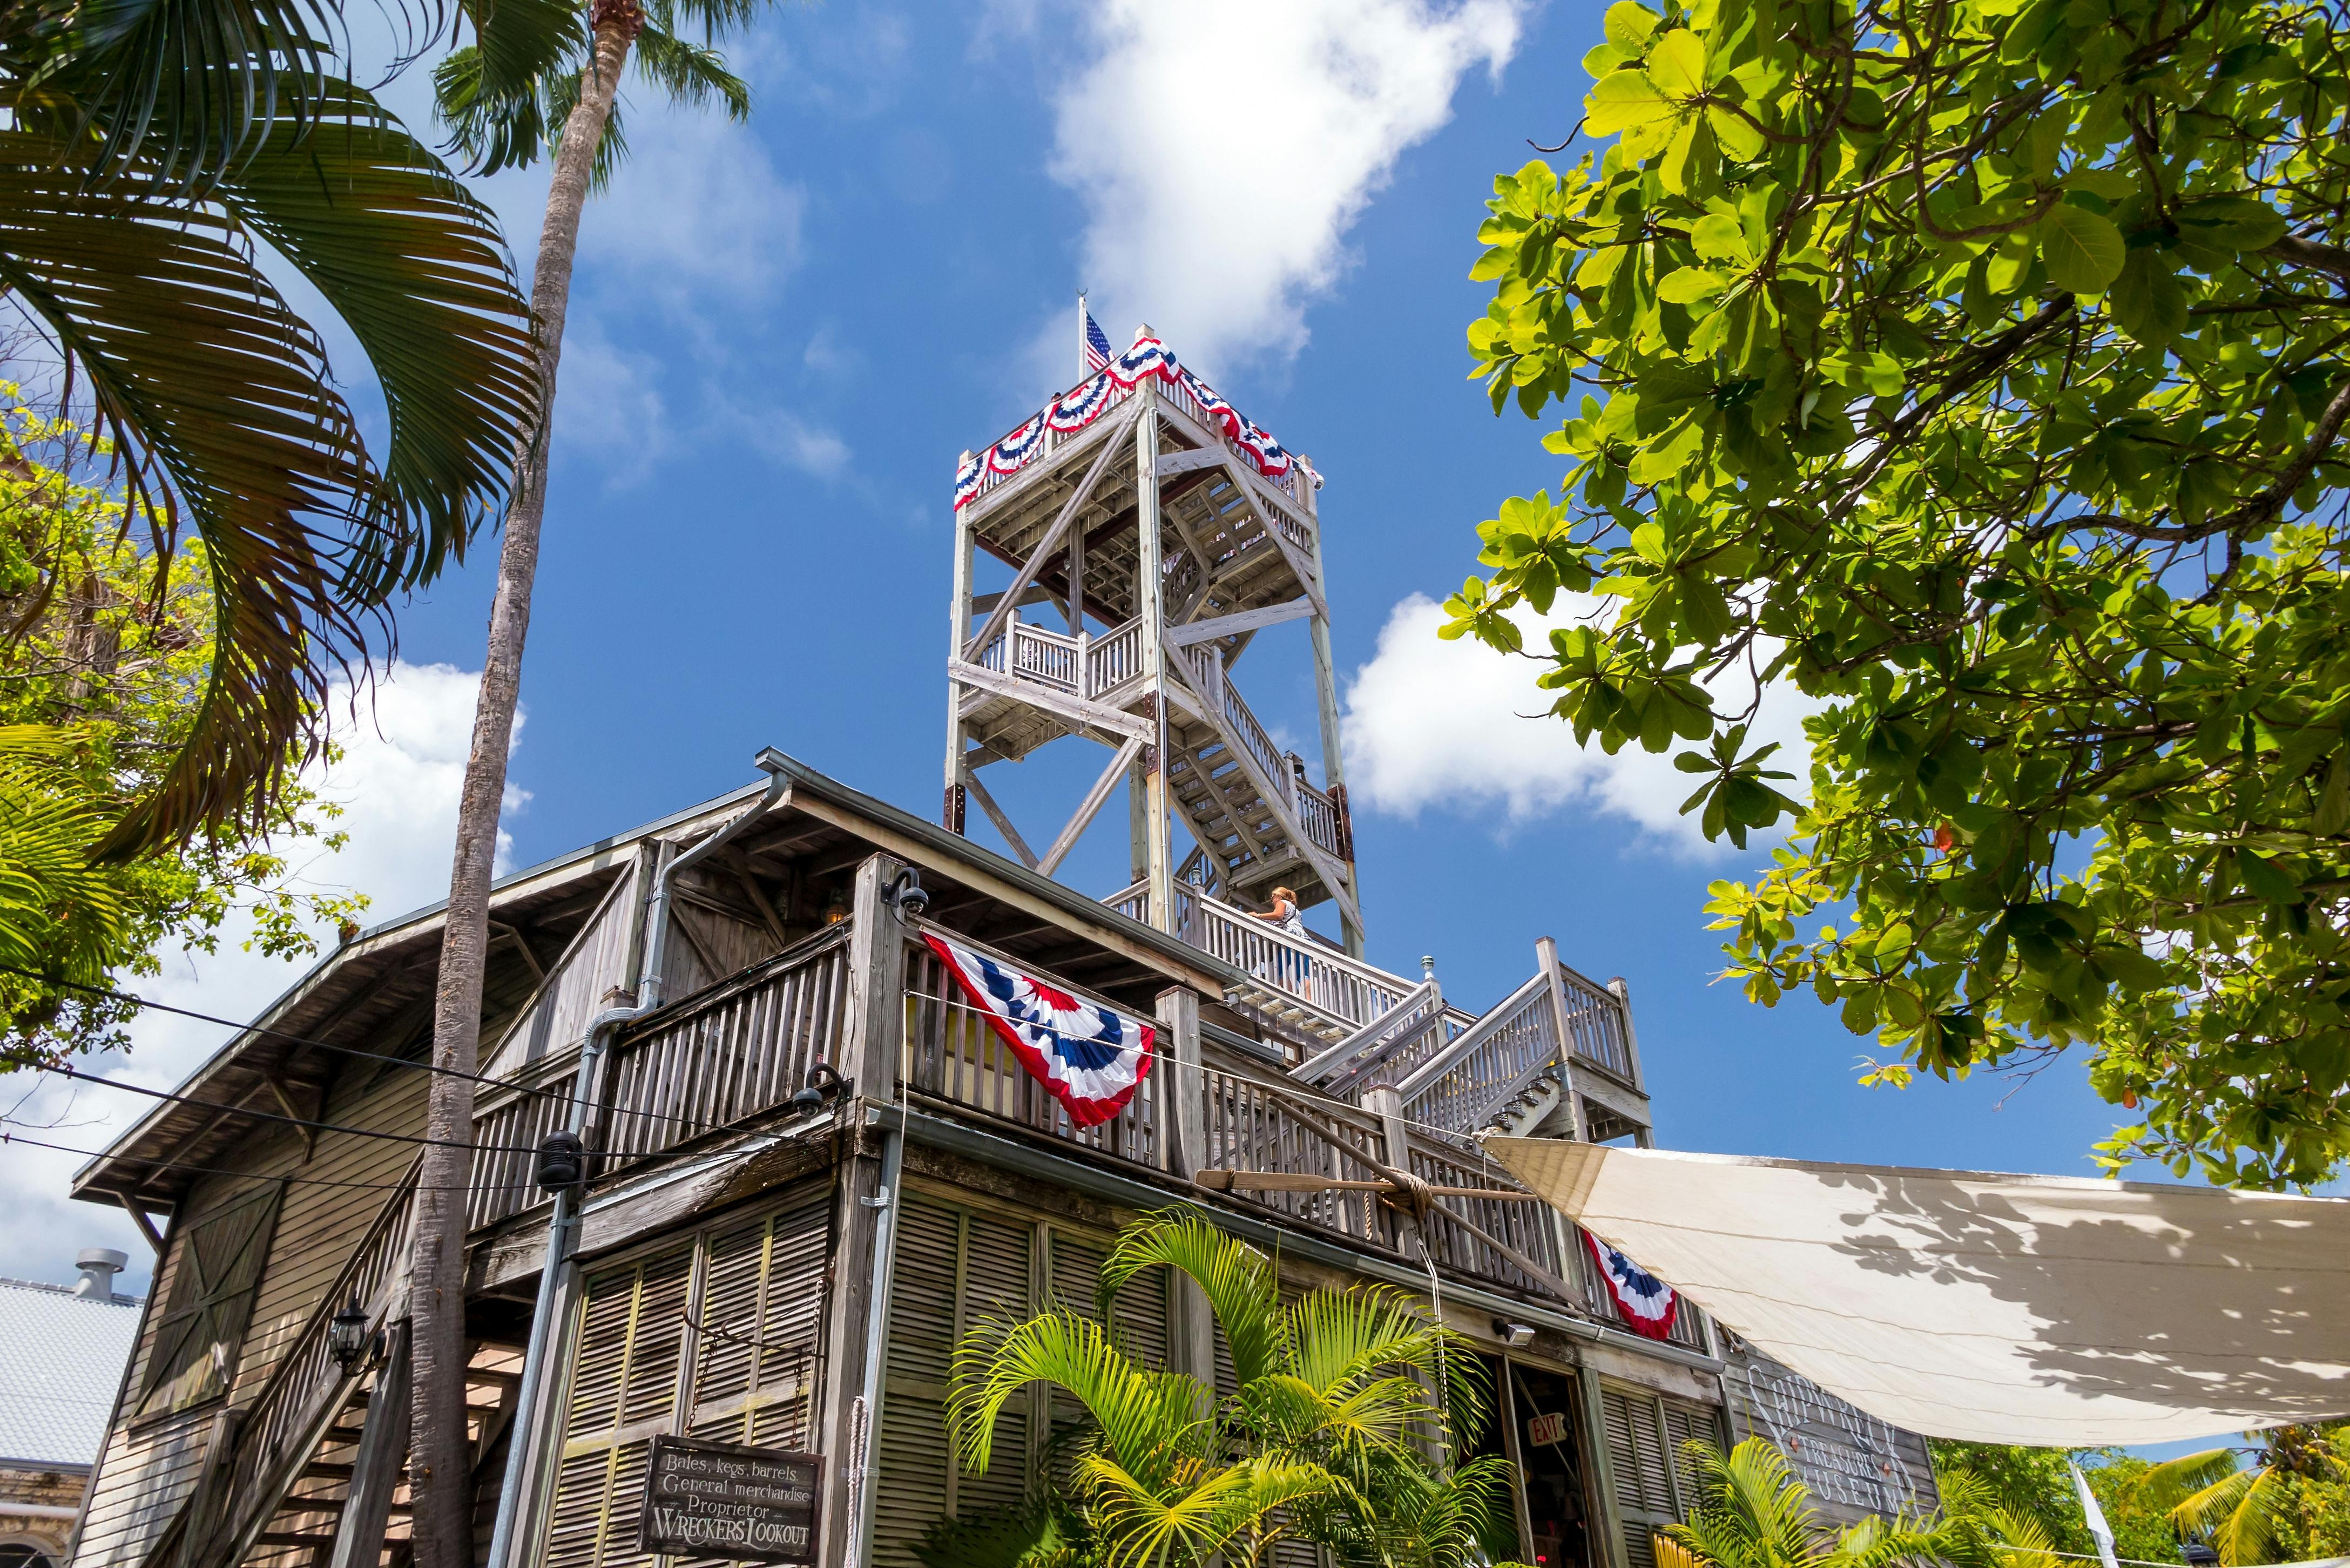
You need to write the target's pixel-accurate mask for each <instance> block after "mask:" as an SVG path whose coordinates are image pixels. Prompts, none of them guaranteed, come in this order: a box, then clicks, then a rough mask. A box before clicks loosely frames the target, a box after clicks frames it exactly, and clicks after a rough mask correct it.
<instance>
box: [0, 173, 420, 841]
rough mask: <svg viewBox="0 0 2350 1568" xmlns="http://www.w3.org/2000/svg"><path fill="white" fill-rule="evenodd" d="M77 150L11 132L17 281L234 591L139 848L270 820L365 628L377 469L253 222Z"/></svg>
mask: <svg viewBox="0 0 2350 1568" xmlns="http://www.w3.org/2000/svg"><path fill="white" fill-rule="evenodd" d="M58 152H59V149H58V146H57V144H56V143H55V142H52V141H50V140H47V139H46V138H42V137H38V136H35V135H32V134H29V133H26V132H21V131H0V284H5V286H6V287H7V288H9V289H10V290H12V291H13V292H15V293H16V296H17V297H18V298H19V299H20V300H21V301H22V302H23V304H24V305H25V306H26V308H27V310H28V311H29V312H30V313H31V314H32V315H33V316H34V317H36V319H37V320H38V321H39V322H40V324H41V325H42V326H43V327H46V328H47V330H48V332H49V333H50V334H51V335H52V336H53V337H54V338H55V340H56V342H57V346H58V348H60V349H62V350H63V352H64V353H65V355H66V356H67V357H68V359H69V361H70V363H71V365H72V367H73V369H74V370H75V371H76V373H77V374H78V376H79V378H80V379H81V381H82V382H83V384H84V385H86V386H87V387H88V389H89V396H90V398H91V400H92V402H93V404H94V406H95V408H96V410H97V413H98V418H99V424H100V426H101V427H102V428H103V429H105V430H106V431H108V432H109V433H110V434H112V435H114V436H115V437H116V438H117V439H118V440H119V441H120V442H121V443H122V444H123V445H124V446H125V448H126V449H128V450H129V451H130V452H133V453H135V454H136V455H137V456H138V457H139V458H140V459H142V460H143V461H144V463H145V464H146V467H145V470H144V471H143V472H141V471H138V470H134V472H133V476H132V477H133V486H134V489H141V488H143V486H144V484H145V483H147V482H148V480H149V478H150V477H152V478H155V479H160V482H161V483H160V488H161V491H162V495H161V500H162V501H163V502H164V503H165V504H166V505H167V506H169V507H171V508H172V509H173V510H174V511H175V512H176V514H178V515H181V516H183V517H185V518H187V519H189V520H192V522H193V524H194V525H195V527H196V528H197V530H198V531H199V532H200V533H201V534H202V535H203V539H204V542H205V545H207V547H208V551H209V554H210V561H211V568H212V573H213V591H214V594H215V603H216V637H217V645H216V649H215V654H214V658H213V666H212V670H211V676H210V684H209V686H208V687H207V690H206V691H205V694H204V698H203V704H202V706H201V708H200V710H199V712H198V715H197V717H196V720H195V722H194V724H193V726H192V732H191V734H190V737H189V740H188V742H187V744H186V745H185V746H184V748H183V749H182V753H181V754H180V755H179V757H178V758H176V759H175V760H174V762H173V763H172V767H171V768H170V770H169V771H168V772H166V774H164V776H163V779H162V781H161V784H160V786H159V787H158V789H157V790H156V792H155V793H154V794H152V795H151V796H150V797H149V798H148V799H147V800H145V801H143V802H141V803H140V805H137V806H136V807H134V808H133V809H132V810H131V811H130V813H129V814H128V815H126V816H125V817H124V819H123V821H122V822H121V824H120V826H118V827H117V828H116V830H115V832H114V833H113V834H112V835H111V836H109V839H108V840H107V843H106V845H105V846H104V851H105V852H106V853H108V854H109V855H113V856H120V857H127V856H129V855H131V854H134V853H136V852H138V851H140V850H142V849H145V848H150V847H153V846H161V845H163V844H168V843H172V842H178V841H182V840H183V839H185V838H186V837H187V836H189V835H191V834H192V833H193V832H195V831H196V830H197V829H198V828H199V827H201V826H204V825H207V824H225V823H231V822H248V823H251V822H258V821H259V820H261V818H262V816H263V815H264V813H263V811H262V810H261V805H262V803H263V802H264V800H265V797H266V796H267V794H269V792H270V791H271V790H272V789H274V788H275V787H276V784H277V783H278V782H279V781H281V780H282V779H283V777H284V776H285V773H286V765H287V762H288V748H289V747H291V746H293V745H294V744H295V743H296V741H297V740H298V738H299V737H301V736H302V735H303V734H304V733H305V732H306V729H307V723H308V719H309V715H310V713H311V712H312V711H316V709H317V708H318V707H321V706H323V703H324V700H325V696H326V681H327V676H326V667H327V663H328V660H329V659H332V658H333V657H334V656H335V651H336V650H337V649H351V648H356V647H359V646H360V645H361V643H362V640H363V639H362V638H361V635H360V628H359V623H358V621H357V619H356V618H355V616H354V613H353V611H352V609H351V608H350V607H349V606H348V605H346V604H345V603H344V601H343V600H342V598H341V597H340V595H339V592H338V589H339V586H340V584H341V581H342V579H343V576H344V567H343V561H344V557H345V555H346V552H347V550H348V535H350V534H351V533H352V532H353V531H354V530H358V529H361V528H364V527H365V526H367V525H368V520H369V515H370V514H371V510H372V499H373V492H374V489H375V478H374V475H373V473H372V472H370V471H369V466H368V462H367V458H366V452H365V451H364V449H363V447H362V446H361V444H360V440H359V429H358V425H357V422H356V421H354V420H353V418H352V416H351V411H350V410H349V408H348V405H347V404H346V403H345V402H344V401H343V400H342V398H341V397H340V396H339V395H338V393H337V392H336V391H335V390H334V389H333V387H332V386H331V385H330V384H329V382H328V378H327V358H326V351H325V349H324V348H323V347H322V346H321V345H320V343H319V341H318V339H317V335H316V334H315V333H313V332H312V331H311V330H310V329H309V327H307V325H305V324H304V323H303V322H302V320H301V319H300V318H299V317H296V315H295V314H294V313H293V311H292V310H291V309H290V308H289V307H288V306H287V305H286V301H285V299H284V298H283V297H282V296H280V295H279V294H278V292H277V290H276V287H275V286H272V285H271V284H270V282H269V280H268V279H267V278H266V277H265V276H264V275H263V274H262V273H261V270H260V269H259V267H258V266H257V265H255V260H254V255H253V253H252V249H251V247H250V245H249V244H247V243H246V242H245V240H244V235H243V234H242V232H241V231H240V230H239V228H238V226H237V225H236V223H235V222H234V220H233V219H232V218H231V217H230V216H229V215H228V214H227V213H225V212H224V211H222V210H220V209H218V208H215V207H211V206H208V205H197V204H190V203H186V202H175V201H172V200H169V199H167V198H165V197H163V196H161V195H160V194H158V193H156V192H153V191H152V190H151V189H136V188H134V189H120V188H113V187H102V188H98V189H92V188H91V187H90V185H89V184H88V182H86V181H85V180H84V179H83V178H82V177H81V174H82V171H80V170H78V169H77V168H75V167H73V166H70V165H64V164H61V163H60V162H59V161H58ZM146 498H147V499H153V497H152V496H151V495H150V496H148V497H146ZM166 543H168V541H166Z"/></svg>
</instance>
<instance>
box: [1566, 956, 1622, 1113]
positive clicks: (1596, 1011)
mask: <svg viewBox="0 0 2350 1568" xmlns="http://www.w3.org/2000/svg"><path fill="white" fill-rule="evenodd" d="M1558 972H1559V981H1560V983H1561V984H1562V985H1564V986H1565V991H1566V1033H1567V1036H1568V1038H1569V1039H1571V1040H1572V1041H1574V1043H1575V1060H1576V1061H1578V1062H1587V1063H1589V1064H1591V1065H1592V1066H1595V1067H1596V1068H1598V1069H1599V1070H1600V1071H1601V1072H1603V1073H1606V1074H1607V1075H1609V1076H1611V1077H1614V1078H1617V1079H1620V1080H1621V1081H1622V1082H1623V1083H1625V1084H1626V1085H1630V1086H1632V1087H1636V1088H1637V1087H1638V1079H1639V1075H1638V1073H1637V1072H1636V1071H1635V1069H1634V1067H1633V1065H1632V1047H1631V1043H1630V1041H1629V1040H1628V1039H1627V1035H1626V1033H1625V1027H1624V1002H1623V999H1622V998H1620V997H1618V996H1617V994H1616V993H1615V992H1612V991H1610V990H1608V989H1607V987H1606V986H1604V985H1597V984H1595V983H1594V982H1592V981H1588V980H1586V979H1585V978H1584V977H1583V976H1582V975H1579V974H1577V973H1575V971H1573V970H1571V969H1569V968H1567V967H1566V966H1565V964H1561V965H1560V966H1559V971H1558Z"/></svg>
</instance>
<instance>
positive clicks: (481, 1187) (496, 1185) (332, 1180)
mask: <svg viewBox="0 0 2350 1568" xmlns="http://www.w3.org/2000/svg"><path fill="white" fill-rule="evenodd" d="M11 1143H21V1144H24V1145H26V1146H27V1147H32V1148H47V1149H54V1150H56V1151H57V1153H59V1154H78V1155H82V1156H85V1157H86V1158H91V1159H101V1158H105V1156H106V1152H107V1151H106V1150H104V1149H99V1148H75V1147H71V1146H70V1145H68V1144H62V1143H49V1142H46V1141H45V1140H43V1139H40V1138H36V1137H26V1136H25V1135H24V1134H22V1133H16V1132H6V1131H0V1144H11ZM140 1164H142V1165H147V1166H151V1167H154V1168H158V1169H165V1168H168V1169H172V1170H184V1171H187V1172H188V1173H190V1174H191V1175H194V1176H244V1177H250V1178H252V1179H255V1180H257V1181H283V1182H286V1183H289V1184H291V1185H293V1186H296V1187H355V1188H364V1189H369V1190H370V1191H375V1192H398V1191H400V1190H402V1189H408V1188H415V1189H416V1190H418V1191H421V1192H517V1191H520V1190H522V1189H525V1188H536V1187H537V1185H538V1183H536V1181H469V1182H465V1183H463V1184H461V1185H454V1186H447V1187H441V1186H435V1187H416V1184H415V1183H413V1182H407V1181H359V1180H355V1179H348V1178H342V1177H332V1176H271V1175H269V1174H267V1173H266V1172H264V1171H258V1170H234V1169H232V1168H229V1167H227V1166H224V1165H191V1164H189V1163H187V1162H186V1161H184V1160H178V1159H150V1160H141V1161H140Z"/></svg>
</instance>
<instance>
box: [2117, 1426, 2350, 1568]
mask: <svg viewBox="0 0 2350 1568" xmlns="http://www.w3.org/2000/svg"><path fill="white" fill-rule="evenodd" d="M2251 1437H2252V1438H2254V1440H2255V1445H2256V1446H2254V1447H2253V1448H2251V1449H2248V1450H2240V1449H2208V1450H2206V1451H2205V1452H2202V1453H2199V1454H2187V1455H2184V1456H2182V1457H2180V1458H2178V1459H2168V1460H2166V1461H2164V1462H2163V1463H2161V1464H2158V1465H2155V1466H2153V1467H2151V1468H2150V1469H2147V1472H2146V1474H2145V1475H2144V1476H2143V1477H2142V1478H2140V1480H2139V1481H2138V1484H2137V1500H2138V1501H2139V1502H2140V1503H2142V1504H2143V1506H2145V1507H2147V1508H2149V1509H2155V1510H2159V1511H2164V1512H2166V1513H2168V1516H2169V1518H2170V1520H2171V1521H2172V1522H2173V1523H2174V1524H2176V1525H2177V1526H2178V1529H2179V1530H2181V1531H2183V1532H2187V1533H2188V1534H2190V1535H2196V1536H2201V1537H2205V1538H2208V1539H2209V1540H2210V1542H2211V1546H2212V1549H2213V1550H2215V1551H2216V1552H2219V1553H2220V1563H2223V1564H2225V1565H2226V1568H2240V1565H2241V1564H2246V1563H2280V1562H2283V1561H2286V1560H2287V1558H2288V1556H2290V1555H2291V1554H2292V1552H2293V1549H2294V1548H2296V1547H2305V1546H2308V1545H2310V1544H2312V1543H2313V1537H2314V1540H2315V1543H2317V1544H2324V1543H2326V1542H2329V1541H2338V1540H2340V1539H2341V1537H2342V1536H2343V1535H2344V1534H2345V1533H2350V1532H2344V1531H2343V1530H2342V1528H2341V1524H2342V1523H2343V1522H2344V1521H2343V1520H2342V1515H2341V1513H2340V1511H2339V1506H2338V1502H2337V1501H2335V1500H2336V1499H2338V1496H2339V1493H2340V1490H2341V1489H2342V1487H2343V1486H2344V1483H2345V1482H2350V1424H2342V1425H2335V1426H2334V1427H2331V1428H2328V1427H2311V1426H2296V1427H2279V1428H2275V1429H2273V1430H2272V1431H2265V1432H2256V1433H2252V1434H2251ZM2243 1459H2250V1460H2251V1463H2250V1464H2245V1463H2242V1462H2241V1460H2243ZM2313 1489H2315V1490H2313ZM2332 1554H2333V1553H2330V1552H2317V1553H2314V1555H2332Z"/></svg>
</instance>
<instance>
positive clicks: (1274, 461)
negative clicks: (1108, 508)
mask: <svg viewBox="0 0 2350 1568" xmlns="http://www.w3.org/2000/svg"><path fill="white" fill-rule="evenodd" d="M1151 379H1159V380H1161V381H1164V382H1166V383H1167V384H1168V385H1169V386H1170V387H1176V388H1180V389H1181V390H1182V391H1184V392H1185V393H1187V394H1189V395H1190V397H1191V400H1192V401H1194V402H1196V403H1198V404H1199V405H1200V408H1201V410H1202V411H1203V412H1205V413H1206V414H1207V416H1208V418H1209V420H1210V421H1211V422H1212V423H1213V424H1214V425H1215V426H1216V428H1217V429H1219V430H1221V431H1222V432H1223V434H1224V438H1225V439H1226V440H1227V441H1231V442H1232V444H1233V445H1234V446H1236V447H1238V448H1240V450H1241V452H1242V453H1243V455H1244V456H1246V457H1247V459H1248V460H1249V462H1250V463H1251V465H1252V466H1253V467H1254V468H1255V469H1256V471H1257V472H1259V473H1262V474H1263V475H1264V476H1265V477H1266V478H1268V479H1280V478H1283V477H1284V476H1286V475H1287V474H1289V473H1290V472H1293V471H1295V470H1303V472H1304V474H1305V482H1306V483H1314V484H1318V483H1321V481H1320V477H1319V476H1318V475H1316V474H1315V472H1314V471H1313V470H1312V469H1311V468H1308V467H1306V466H1305V463H1304V462H1303V461H1302V460H1300V459H1299V458H1297V457H1295V456H1294V455H1293V454H1291V453H1290V452H1288V451H1286V450H1285V449H1284V447H1283V446H1282V444H1281V443H1280V442H1279V441H1275V440H1274V439H1273V435H1272V432H1270V431H1267V430H1266V429H1265V428H1264V427H1263V425H1260V424H1258V423H1257V422H1256V421H1253V420H1251V419H1248V418H1246V417H1244V416H1243V415H1242V413H1241V412H1240V411H1239V410H1236V409H1234V408H1233V407H1232V404H1230V403H1228V402H1226V401H1224V400H1223V399H1222V398H1221V397H1219V396H1217V394H1216V391H1215V389H1213V388H1212V387H1210V386H1209V385H1208V383H1206V382H1205V381H1202V380H1201V379H1200V378H1199V377H1197V376H1195V375H1193V374H1192V373H1191V371H1190V370H1188V369H1184V368H1183V367H1182V366H1181V365H1180V364H1179V363H1177V362H1176V358H1175V356H1174V355H1173V354H1171V353H1170V352H1169V351H1168V348H1167V345H1165V344H1164V343H1161V342H1160V341H1159V339H1158V338H1156V337H1138V338H1136V339H1135V340H1134V347H1133V348H1128V350H1127V351H1126V352H1125V353H1123V354H1120V355H1118V357H1117V358H1114V359H1112V360H1111V361H1110V362H1109V367H1108V369H1105V370H1102V371H1101V372H1099V373H1098V374H1097V375H1093V376H1089V377H1087V379H1084V380H1083V381H1080V382H1078V383H1077V384H1076V386H1075V387H1073V388H1071V389H1069V390H1068V391H1067V392H1066V393H1064V394H1062V395H1061V396H1060V397H1059V398H1058V399H1056V400H1054V401H1053V402H1051V403H1048V404H1046V405H1045V407H1044V408H1043V409H1041V410H1038V411H1037V413H1036V414H1035V417H1034V418H1032V419H1030V420H1028V421H1025V422H1024V423H1023V424H1022V425H1021V426H1020V428H1019V429H1018V430H1015V431H1013V432H1012V433H1011V434H1010V435H1008V436H1005V437H1004V438H1003V440H1002V441H997V442H996V443H995V444H994V445H993V446H991V447H989V448H988V449H987V450H986V451H985V452H977V453H974V454H972V456H970V457H967V458H965V459H964V460H963V461H962V465H961V466H959V467H958V468H957V469H956V470H955V493H954V504H955V510H956V511H958V512H960V511H962V509H963V508H964V507H966V506H968V505H970V504H972V502H973V501H975V500H977V499H978V498H979V492H980V487H981V485H982V484H983V483H985V481H986V478H987V476H988V475H989V474H993V475H995V476H996V477H998V478H1006V477H1009V476H1010V475H1012V474H1014V473H1017V472H1020V471H1021V470H1022V469H1024V468H1025V467H1027V466H1028V464H1029V463H1030V462H1034V461H1035V459H1036V457H1037V456H1038V455H1039V454H1040V453H1042V452H1044V450H1045V432H1046V431H1052V432H1053V433H1055V434H1057V435H1074V434H1075V433H1076V432H1077V431H1081V430H1084V429H1085V428H1086V427H1087V425H1090V424H1092V423H1093V422H1094V421H1096V420H1097V419H1099V418H1101V416H1102V414H1103V413H1104V412H1105V411H1106V410H1108V409H1109V408H1111V407H1112V406H1113V405H1115V404H1116V403H1118V401H1119V400H1120V398H1121V394H1123V393H1127V392H1130V391H1132V390H1133V389H1135V388H1136V387H1137V386H1139V385H1140V384H1141V383H1142V382H1144V381H1148V380H1151Z"/></svg>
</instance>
